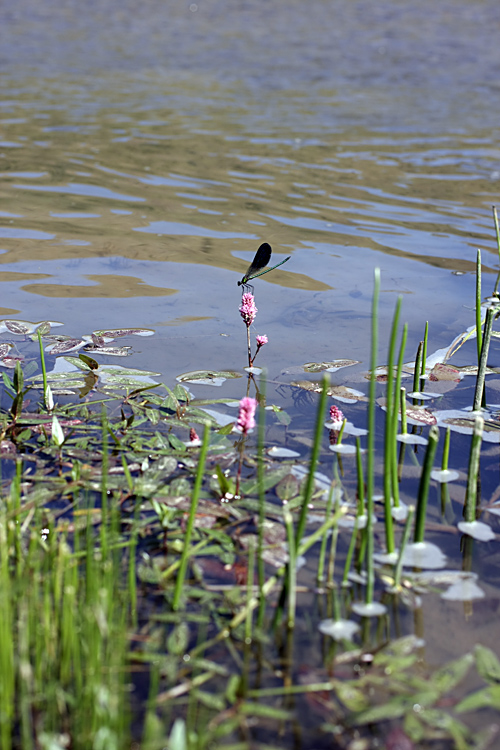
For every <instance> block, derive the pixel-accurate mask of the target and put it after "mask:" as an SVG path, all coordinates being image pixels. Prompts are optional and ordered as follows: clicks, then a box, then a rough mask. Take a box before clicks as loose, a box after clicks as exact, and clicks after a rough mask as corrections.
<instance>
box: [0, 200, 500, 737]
mask: <svg viewBox="0 0 500 750" xmlns="http://www.w3.org/2000/svg"><path fill="white" fill-rule="evenodd" d="M494 218H495V228H496V233H497V242H498V246H499V254H500V238H499V233H498V220H497V218H496V212H495V211H494ZM497 288H498V279H497V283H496V285H495V289H494V293H493V296H492V297H491V298H489V299H488V300H487V301H486V302H485V303H483V302H482V298H481V259H480V253H479V252H478V260H477V285H476V313H475V323H474V325H472V326H471V328H470V329H469V330H468V331H466V332H464V333H461V334H459V335H458V336H457V338H456V339H455V341H454V342H453V343H452V345H451V346H450V347H449V349H448V350H446V351H441V352H437V353H435V355H432V354H429V353H428V338H429V329H428V326H426V330H425V334H424V337H423V340H422V343H421V345H420V346H419V348H418V352H417V355H416V358H415V361H414V362H412V363H410V364H408V363H405V356H406V355H405V345H406V338H407V332H408V328H407V325H403V326H401V324H400V319H401V314H402V309H401V308H402V304H401V299H398V300H397V303H396V307H395V312H394V318H393V325H392V329H391V333H390V339H389V345H388V354H387V363H386V365H385V367H383V368H381V367H379V366H378V359H379V344H378V338H379V335H378V327H379V326H378V296H379V290H380V273H379V271H378V269H377V270H376V271H375V274H374V294H373V309H372V337H371V338H372V347H371V354H370V358H369V361H370V371H369V373H368V376H367V377H368V381H369V382H368V389H367V392H366V393H365V392H360V391H355V390H354V389H352V388H350V387H347V386H337V385H335V384H333V385H332V384H331V383H330V381H329V379H328V378H329V376H328V372H335V371H336V370H337V369H338V368H339V367H343V366H346V365H347V364H350V362H346V361H344V362H343V364H339V362H337V363H335V362H329V363H309V365H306V366H304V370H305V372H307V373H308V374H310V375H311V374H314V373H319V375H320V377H321V378H322V379H321V380H319V381H315V380H305V381H300V382H297V383H292V384H291V385H290V386H289V387H290V388H291V389H293V391H294V392H295V393H297V394H300V395H301V396H303V397H305V398H309V399H314V400H315V401H316V402H317V404H316V406H315V407H312V408H313V409H314V408H316V421H315V426H314V429H313V431H312V434H311V435H309V436H308V444H309V445H310V450H309V455H308V457H307V458H303V457H302V455H301V454H300V453H299V452H296V451H293V450H290V449H289V448H287V447H285V446H283V447H280V446H278V447H271V448H269V447H268V446H267V444H266V420H267V421H268V420H269V418H270V417H271V418H272V419H273V420H275V421H276V422H277V423H278V424H281V425H282V426H283V429H284V430H285V431H286V428H287V425H288V424H289V421H290V416H289V415H288V414H287V413H286V412H284V411H283V410H281V409H280V408H279V407H277V406H274V405H272V404H268V402H267V397H266V391H267V390H268V386H269V384H268V383H267V381H266V377H265V374H262V371H260V370H258V369H257V368H255V366H254V361H255V357H256V355H257V353H258V352H259V351H260V349H261V348H262V347H263V346H264V345H266V344H268V337H267V336H263V335H261V336H258V337H257V342H256V343H257V349H256V352H255V354H254V355H253V357H252V353H251V342H250V328H251V326H252V324H253V322H254V320H255V315H256V314H257V308H256V306H255V300H254V297H253V294H249V293H248V291H247V290H245V293H244V295H243V299H242V305H241V308H240V315H241V316H242V319H243V321H244V323H245V326H246V334H247V338H246V348H245V351H246V353H247V354H248V368H246V370H247V373H248V377H247V389H246V393H245V395H244V396H243V397H242V398H241V399H240V400H239V401H236V402H235V401H234V400H231V399H227V398H219V399H198V398H195V397H193V395H192V394H191V392H190V387H194V388H195V387H196V383H206V382H213V381H214V380H220V381H221V382H224V380H225V379H227V378H234V377H240V378H241V377H242V374H241V373H239V372H216V371H199V372H197V373H187V374H186V375H185V376H184V377H182V378H180V382H178V383H177V384H176V385H175V387H174V388H169V387H168V386H166V385H164V384H162V383H158V382H157V381H156V380H155V378H156V377H157V376H158V374H157V373H152V372H148V371H144V370H131V369H127V368H126V367H118V366H116V365H115V366H111V365H102V364H100V363H99V362H98V360H97V359H96V357H97V356H98V355H108V356H115V357H116V356H124V355H126V353H127V351H128V349H127V348H126V347H121V346H119V345H117V344H116V339H119V338H121V337H128V338H130V337H131V336H133V335H150V334H151V333H152V332H151V331H145V330H144V329H116V330H114V331H105V330H102V331H96V332H93V334H92V335H91V336H90V337H87V338H86V339H85V338H82V339H70V338H69V337H64V336H60V335H57V334H55V333H54V330H55V328H57V324H56V323H54V322H52V323H49V322H46V321H43V322H39V323H27V322H22V321H7V320H6V321H1V322H0V330H1V331H2V332H5V333H7V335H8V336H10V337H11V338H12V337H15V336H22V337H23V339H24V340H28V339H29V338H31V340H32V341H33V347H34V349H35V347H36V344H37V343H38V353H39V362H38V363H37V362H35V358H34V359H33V360H32V361H29V362H28V361H21V358H20V357H18V356H17V355H16V354H15V351H16V350H15V347H14V345H13V344H12V342H11V341H8V342H7V343H2V344H0V357H1V359H2V363H3V385H4V391H3V399H2V403H3V409H2V411H1V413H0V428H1V436H0V438H1V439H0V455H1V458H2V461H1V465H2V499H1V503H0V578H1V581H0V744H1V747H2V748H3V750H17V749H18V748H22V749H23V750H30V749H31V748H32V749H33V750H35V749H38V748H41V749H42V750H63V749H64V748H71V749H72V750H76V749H77V748H82V750H83V749H85V750H87V748H90V747H92V748H95V749H96V750H99V749H100V748H102V749H103V750H104V748H105V749H106V750H109V749H110V748H116V750H122V749H123V748H136V749H139V748H140V749H141V750H161V749H162V748H169V750H203V749H204V748H218V747H224V748H231V750H236V748H238V750H240V749H241V750H243V749H244V748H262V750H264V749H267V750H270V748H285V747H290V746H291V744H292V743H294V744H293V746H297V747H301V748H304V750H305V749H308V748H310V749H311V750H312V748H319V747H325V748H326V747H332V746H335V747H338V748H346V750H347V749H353V748H355V747H356V748H357V747H363V748H367V749H369V748H372V747H373V748H375V747H379V746H380V743H382V744H383V745H384V746H385V747H394V748H395V747H399V746H401V747H405V748H411V747H417V746H418V747H419V748H422V747H432V748H434V747H439V748H448V747H450V748H459V750H461V749H462V748H464V749H465V748H477V750H479V748H487V747H493V746H494V745H493V744H492V743H494V741H495V739H494V738H495V736H496V733H497V732H498V728H497V727H496V724H495V721H494V716H495V711H498V708H499V707H500V694H499V692H498V681H499V680H500V661H499V659H498V655H497V654H495V653H494V652H493V651H492V650H491V649H490V648H488V647H487V646H485V645H482V644H480V643H477V644H475V645H474V647H473V648H472V649H471V650H470V651H467V652H466V653H464V654H461V655H460V656H459V657H458V658H454V659H453V660H452V661H448V662H446V663H444V664H440V665H438V666H437V667H433V666H432V665H431V664H429V663H428V662H427V660H426V658H425V633H424V632H423V623H422V614H421V613H422V606H423V605H422V602H423V600H424V599H425V598H426V597H432V596H438V597H441V598H442V599H443V600H445V601H455V602H461V604H459V603H457V604H456V606H457V607H461V608H462V611H467V612H469V613H470V614H471V613H472V612H473V605H474V601H475V600H476V599H481V598H482V597H484V591H483V590H482V588H481V581H480V579H479V576H478V574H477V573H476V572H475V571H474V567H475V556H476V555H477V554H478V550H480V549H481V547H482V546H483V545H487V544H490V543H495V542H496V540H497V536H498V530H497V526H498V524H495V515H498V514H499V512H498V509H497V508H496V507H495V506H496V503H495V501H494V499H493V500H492V501H491V502H490V503H489V505H488V506H487V507H486V510H488V511H489V513H488V514H486V516H487V519H486V520H487V521H488V522H485V520H484V519H483V515H485V514H484V510H485V504H484V502H483V501H482V500H481V493H480V482H481V461H484V462H485V461H486V460H488V459H487V458H486V457H485V458H483V455H484V449H483V453H482V447H483V446H484V444H485V443H493V445H495V446H496V445H498V443H499V442H500V423H499V422H498V416H497V409H492V408H490V407H489V406H488V404H489V399H488V398H487V395H488V394H487V390H486V387H485V383H487V380H486V375H487V374H489V373H492V372H496V370H495V369H494V368H490V367H489V366H488V353H489V349H490V345H491V342H492V341H493V340H494V338H495V337H496V336H497V334H496V333H495V332H494V330H493V324H494V320H495V319H496V317H497V315H498V312H499V309H500V307H499V302H498V296H497ZM250 298H252V299H250ZM476 331H477V337H476V338H477V362H475V363H473V364H471V365H470V366H468V367H467V368H459V367H454V366H452V365H450V364H449V359H450V357H451V356H452V355H453V353H455V352H456V351H457V350H458V348H460V346H462V345H463V344H464V343H465V342H466V341H468V340H470V339H472V338H473V337H474V336H476ZM384 344H385V342H384ZM83 348H85V353H83V352H82V351H80V350H81V349H83ZM48 351H49V353H48ZM78 352H80V353H78ZM91 355H93V356H91ZM49 356H50V357H56V358H57V359H56V366H54V368H53V369H52V370H49V369H48V367H47V362H48V357H49ZM261 358H262V359H264V356H263V355H261ZM466 375H472V376H475V387H474V388H473V389H472V390H473V391H474V393H473V396H471V399H470V404H469V406H470V407H472V410H471V408H468V409H464V408H458V409H455V410H453V411H452V410H451V409H447V410H444V409H440V405H439V402H440V401H441V400H442V399H443V397H444V396H446V400H447V402H449V401H450V399H452V398H453V395H454V391H455V389H457V386H458V385H459V384H462V385H463V380H464V378H465V377H466ZM178 380H179V379H178ZM408 380H412V381H413V382H412V385H411V386H409V388H410V390H409V392H408V393H407V389H406V387H405V386H403V382H407V381H408ZM365 390H366V389H365ZM468 392H469V391H467V393H468ZM251 393H253V394H254V395H251ZM311 394H316V395H311ZM460 398H461V399H463V388H462V390H461V392H460ZM330 399H333V400H334V401H335V403H337V401H340V403H341V407H342V409H343V410H344V412H345V414H344V413H343V412H342V411H341V410H340V408H338V406H336V405H335V406H333V405H332V402H331V401H330ZM435 402H438V406H437V408H435V406H434V404H435ZM429 403H430V404H431V405H430V406H429ZM6 404H7V406H6ZM234 407H237V408H238V411H235V409H234ZM214 408H215V409H218V408H221V409H222V410H224V409H225V410H226V412H227V411H231V410H232V411H233V413H234V417H233V416H228V414H227V413H224V414H223V415H222V416H224V417H225V419H224V420H223V422H224V423H223V424H221V414H219V413H216V415H215V416H214V412H213V409H214ZM349 412H352V414H354V416H353V417H352V419H353V420H354V422H356V424H354V423H353V422H351V421H350V418H351V414H350V413H349ZM328 415H329V416H328ZM345 415H347V416H345ZM360 415H362V416H361V421H360ZM361 422H362V423H361ZM457 432H458V433H462V434H465V435H470V436H471V437H470V442H469V448H468V450H469V452H468V455H466V456H464V455H462V456H458V462H459V463H460V462H462V464H463V465H460V466H457V465H456V464H457V456H456V453H455V452H454V446H453V441H454V439H455V438H456V433H457ZM200 435H201V437H200ZM450 446H451V447H450ZM438 448H439V455H440V466H439V467H438V466H436V465H435V464H436V460H437V459H436V456H437V455H438V453H437V451H438ZM497 453H498V449H497V448H495V454H496V455H495V456H494V457H493V459H492V461H493V463H494V462H495V461H496V465H497V468H496V471H498V455H497ZM332 454H333V455H332ZM490 460H491V459H490ZM407 461H408V462H410V463H411V464H412V467H413V479H412V484H411V487H412V491H411V493H410V492H409V491H408V482H407V481H406V482H405V483H404V492H402V487H403V484H402V482H403V480H404V479H405V465H406V463H405V462H407ZM450 463H451V464H453V466H452V467H451V468H450ZM452 482H460V483H461V485H462V486H464V488H465V489H464V502H463V512H461V513H460V514H458V513H457V502H456V500H455V499H454V498H453V499H452V497H451V496H450V490H449V486H450V483H452ZM436 488H437V489H436ZM431 492H432V493H433V494H434V496H435V495H436V492H437V496H438V502H437V504H436V507H433V506H432V499H431V500H430V499H429V498H430V494H431ZM379 493H380V494H379ZM460 511H462V509H460ZM450 535H453V538H454V541H455V544H456V545H459V546H456V550H457V552H456V559H455V560H454V561H453V563H452V565H451V566H449V563H448V562H447V557H446V553H445V551H444V550H443V548H442V546H443V545H442V541H443V539H444V538H445V537H446V538H450ZM459 540H460V543H459ZM407 615H408V616H407ZM472 674H473V675H474V678H473V679H474V690H473V691H472V692H471V691H469V690H467V680H468V679H469V676H470V675H472ZM478 685H479V686H478ZM485 709H487V713H484V710H485ZM480 712H481V719H480V720H478V716H479V714H480ZM479 724H480V726H481V730H480V731H477V727H478V725H479ZM356 742H358V743H359V742H362V743H364V744H362V745H357V744H356ZM397 742H399V743H400V744H399V745H398V744H397ZM404 742H406V743H407V744H404ZM377 743H378V744H377Z"/></svg>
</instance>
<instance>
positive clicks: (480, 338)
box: [476, 249, 483, 367]
mask: <svg viewBox="0 0 500 750" xmlns="http://www.w3.org/2000/svg"><path fill="white" fill-rule="evenodd" d="M476 344H477V365H478V367H479V361H480V359H481V347H482V345H483V332H482V321H481V250H479V249H478V251H477V257H476Z"/></svg>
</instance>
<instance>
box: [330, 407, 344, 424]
mask: <svg viewBox="0 0 500 750" xmlns="http://www.w3.org/2000/svg"><path fill="white" fill-rule="evenodd" d="M330 419H331V420H332V422H333V429H334V430H340V428H341V427H342V422H343V421H344V415H343V414H342V412H341V411H340V409H339V408H338V406H330Z"/></svg>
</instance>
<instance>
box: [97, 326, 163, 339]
mask: <svg viewBox="0 0 500 750" xmlns="http://www.w3.org/2000/svg"><path fill="white" fill-rule="evenodd" d="M93 333H94V335H96V336H100V337H102V338H107V339H111V340H112V339H118V338H120V337H122V336H153V334H154V333H155V331H154V329H152V328H107V329H102V330H101V331H93Z"/></svg>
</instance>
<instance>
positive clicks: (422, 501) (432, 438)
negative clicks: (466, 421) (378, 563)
mask: <svg viewBox="0 0 500 750" xmlns="http://www.w3.org/2000/svg"><path fill="white" fill-rule="evenodd" d="M438 442H439V430H438V428H437V427H436V425H432V427H431V429H430V430H429V443H428V445H427V450H426V452H425V458H424V465H423V467H422V474H421V476H420V484H419V486H418V497H417V517H416V520H415V533H414V537H413V541H414V542H423V541H424V536H425V515H426V512H427V500H428V498H429V484H430V481H431V471H432V467H433V465H434V456H435V455H436V449H437V445H438Z"/></svg>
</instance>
